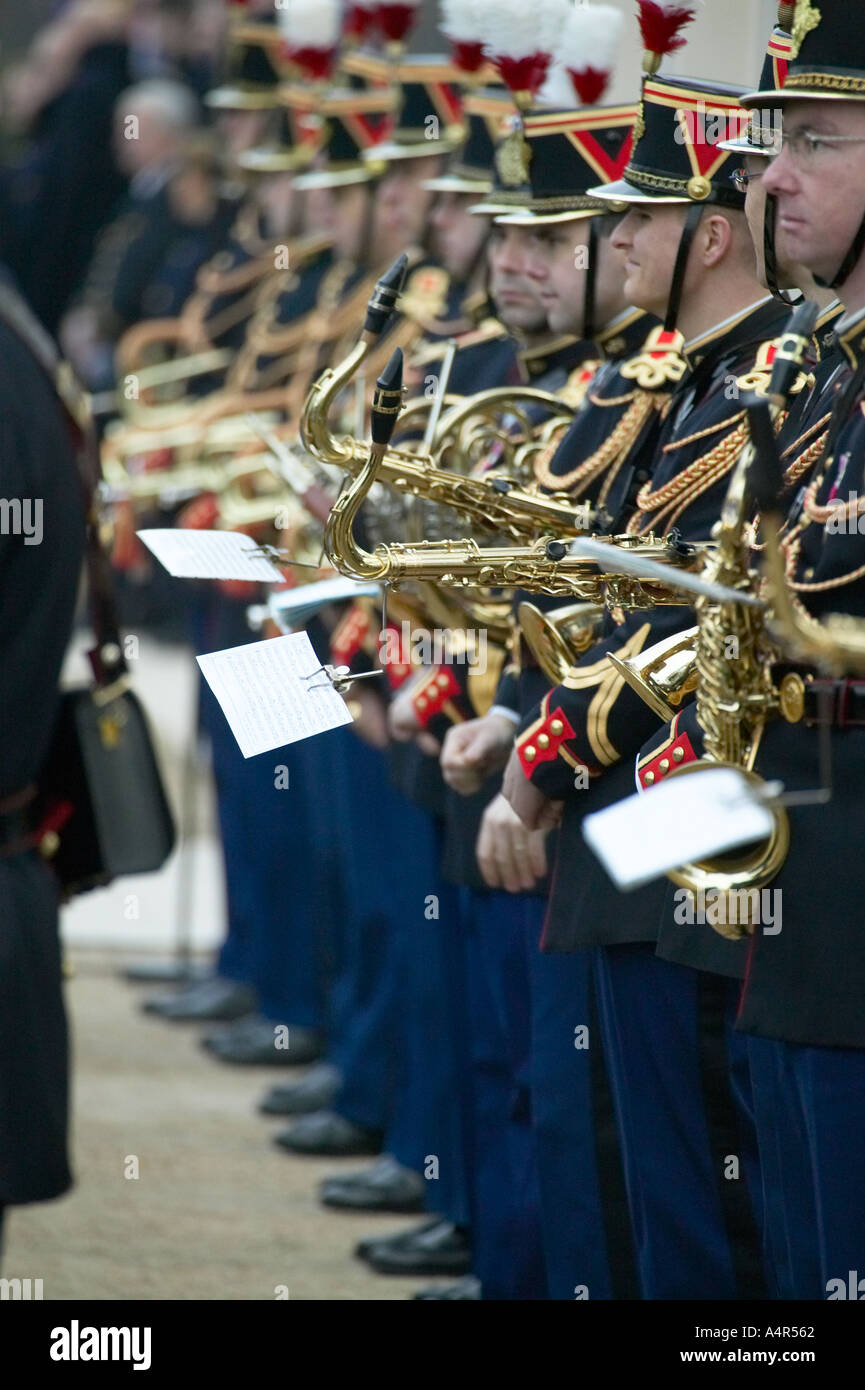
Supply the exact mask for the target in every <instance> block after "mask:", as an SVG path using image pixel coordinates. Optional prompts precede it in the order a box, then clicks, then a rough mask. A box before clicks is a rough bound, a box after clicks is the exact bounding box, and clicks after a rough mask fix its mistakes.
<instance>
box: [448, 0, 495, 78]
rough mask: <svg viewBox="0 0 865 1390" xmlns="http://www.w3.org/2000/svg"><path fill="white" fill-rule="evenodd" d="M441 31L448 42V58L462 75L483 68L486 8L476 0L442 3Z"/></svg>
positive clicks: (453, 0)
mask: <svg viewBox="0 0 865 1390" xmlns="http://www.w3.org/2000/svg"><path fill="white" fill-rule="evenodd" d="M441 12H442V19H441V31H442V33H443V34H444V36H445V38H447V39H449V40H450V45H451V57H452V58H453V61H454V64H455V65H456V67H458V68H459V69H460V71H461V72H466V73H473V72H478V71H479V70H480V69H481V68H482V67H483V65H484V62H485V59H484V43H485V40H486V35H487V33H489V29H486V31H485V27H484V26H485V22H486V21H488V15H487V14H486V7H485V6H484V5H483V4H481V3H478V0H441Z"/></svg>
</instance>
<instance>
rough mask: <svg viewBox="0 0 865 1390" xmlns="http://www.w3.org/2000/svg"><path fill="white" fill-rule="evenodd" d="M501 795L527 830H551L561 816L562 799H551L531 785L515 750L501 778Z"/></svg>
mask: <svg viewBox="0 0 865 1390" xmlns="http://www.w3.org/2000/svg"><path fill="white" fill-rule="evenodd" d="M502 795H503V796H504V798H505V800H506V801H507V802H508V803H509V804H510V806H511V807H512V809H513V810H514V811H515V812H516V814H517V815H518V816H519V818H520V820H521V821H522V823H523V825H524V826H525V827H526V829H527V830H552V828H553V827H554V826H556V825H558V823H559V821H560V820H561V818H562V810H563V808H564V804H565V803H564V802H563V801H551V800H550V799H549V797H547V796H544V794H543V792H539V791H538V789H537V787H534V786H532V784H531V782H530V781H529V779H528V777H527V776H526V774H525V773H524V772H523V767H522V763H521V762H520V760H519V758H518V757H517V753H516V750H514V752H512V753H511V756H510V758H509V759H508V765H507V767H506V768H505V775H504V778H503V780H502Z"/></svg>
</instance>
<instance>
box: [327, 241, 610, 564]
mask: <svg viewBox="0 0 865 1390" xmlns="http://www.w3.org/2000/svg"><path fill="white" fill-rule="evenodd" d="M406 263H407V262H406V257H405V256H404V255H403V256H400V257H399V258H398V260H397V261H395V262H394V264H393V265H392V266H391V268H390V269H389V270H388V271H387V272H386V274H385V275H383V276H382V278H381V279H380V280H379V281H378V283H377V285H376V287H375V291H374V293H373V295H372V298H371V299H370V301H369V304H368V306H367V313H366V319H365V322H364V326H363V330H362V332H361V334H360V337H359V339H358V341H357V343H356V344H355V346H354V348H353V349H352V350H351V352H349V353H348V355H347V356H346V357H345V358H344V359H343V361H342V362H341V363H339V365H338V366H336V367H332V368H329V369H328V370H327V371H325V372H323V373H322V375H321V376H320V377H319V378H318V380H317V381H316V382H315V384H314V385H313V387H312V389H311V390H310V392H309V394H308V396H307V398H306V402H305V405H304V408H303V414H302V417H301V424H300V436H301V440H302V442H303V445H304V447H305V448H306V449H307V450H308V451H309V453H310V454H312V455H313V457H315V458H316V459H318V460H319V461H320V462H322V463H326V464H330V465H334V466H336V467H338V468H341V469H342V470H343V471H344V472H346V473H348V474H349V475H350V476H351V477H353V478H355V479H357V478H359V477H360V476H361V475H362V474H363V473H364V470H365V468H366V466H367V464H368V463H369V461H370V457H371V446H370V445H369V444H367V443H366V442H365V441H363V440H359V439H354V438H351V437H345V438H337V437H336V436H335V435H334V434H333V432H332V430H331V427H330V424H329V418H328V417H329V414H330V410H331V407H332V405H333V403H334V401H335V400H336V398H337V396H339V394H340V393H341V392H342V391H343V390H344V388H345V387H346V386H347V385H348V383H349V382H350V381H351V379H352V377H353V376H354V375H355V373H356V372H357V371H358V370H359V368H360V367H361V366H362V365H363V363H365V362H366V360H367V358H368V357H369V356H370V354H371V352H372V350H373V348H374V347H375V346H376V345H377V344H378V342H379V339H380V338H381V335H382V333H383V332H384V329H385V328H386V326H387V324H388V321H389V320H390V317H391V315H392V313H393V311H394V309H395V307H396V302H397V298H398V295H399V292H400V287H401V285H402V281H403V278H404V276H405V268H406ZM486 394H487V393H480V394H479V395H478V396H474V397H472V398H471V401H472V407H471V408H472V410H473V411H476V410H477V409H478V408H479V406H480V404H481V403H482V398H483V396H484V395H486ZM495 395H496V403H497V404H499V405H502V404H503V403H504V401H505V400H507V401H508V402H510V403H515V402H516V403H522V404H526V405H528V404H537V405H543V406H544V407H545V408H546V409H548V410H550V411H553V412H555V413H556V414H557V415H558V416H559V417H561V415H562V412H563V410H564V409H565V407H564V406H563V404H562V402H561V401H560V400H559V398H558V397H557V396H555V395H553V394H551V393H550V392H548V391H541V390H539V389H538V388H536V387H530V386H517V387H508V388H507V389H506V391H505V392H504V393H503V392H502V391H501V389H500V388H497V389H496V392H495ZM394 423H395V421H394ZM442 431H443V434H442V436H441V437H442V439H443V440H445V439H446V440H447V441H448V442H449V441H450V439H451V438H452V424H451V421H450V420H449V419H448V417H447V416H446V417H445V419H444V420H443V421H442ZM375 477H376V479H377V481H378V482H381V483H386V484H387V485H388V486H389V487H391V488H393V489H394V490H395V491H396V492H398V493H401V494H403V495H404V496H407V497H415V498H420V499H423V500H426V501H430V502H437V503H439V504H441V505H442V506H445V507H452V508H453V509H454V510H455V511H457V512H460V513H462V514H463V515H465V516H466V517H468V518H469V520H470V521H471V522H472V524H473V525H474V526H476V527H477V528H479V529H481V530H483V531H488V532H489V531H492V532H497V533H499V534H501V535H504V536H507V537H509V538H511V539H513V540H519V539H521V538H523V537H534V536H538V535H541V534H548V535H554V536H576V535H579V534H580V533H581V532H583V531H585V530H586V528H587V526H590V525H591V516H590V514H589V513H588V511H587V509H586V508H579V507H577V508H575V506H574V503H573V501H572V500H571V499H570V498H569V497H568V496H567V495H566V494H564V493H550V494H545V493H542V492H540V491H538V490H536V489H535V488H533V487H531V486H529V487H522V486H520V485H519V484H518V483H516V482H515V480H514V479H512V478H507V477H502V476H501V475H499V474H497V475H495V476H485V477H479V478H475V477H470V476H466V475H464V474H462V473H459V472H451V471H448V470H447V469H444V468H438V467H436V462H435V455H434V453H423V452H418V453H410V452H409V451H408V450H403V449H395V448H392V447H390V445H389V444H388V446H387V447H386V448H385V449H383V450H382V451H381V452H380V453H378V454H377V456H376V471H375ZM371 481H372V479H370V480H369V483H371ZM369 483H367V486H366V487H365V489H364V495H365V494H366V491H368V487H369Z"/></svg>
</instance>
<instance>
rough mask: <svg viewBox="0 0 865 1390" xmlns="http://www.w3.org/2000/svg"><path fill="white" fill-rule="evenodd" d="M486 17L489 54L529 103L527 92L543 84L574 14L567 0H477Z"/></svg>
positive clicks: (523, 101) (534, 92)
mask: <svg viewBox="0 0 865 1390" xmlns="http://www.w3.org/2000/svg"><path fill="white" fill-rule="evenodd" d="M476 3H477V5H478V8H479V10H480V13H481V15H482V17H483V24H484V31H485V33H486V34H488V35H489V38H488V39H487V40H486V49H487V55H488V57H489V59H490V62H492V63H493V64H494V65H495V67H496V68H497V69H498V71H499V74H500V76H501V79H502V81H503V82H504V83H505V85H506V86H507V87H509V88H510V90H511V92H512V93H513V95H514V97H515V99H516V100H517V104H518V105H520V106H523V107H525V105H526V94H528V96H529V97H534V96H536V95H537V93H538V91H539V90H540V88H541V87H542V86H543V83H544V79H545V78H546V75H547V72H548V70H549V66H550V63H551V61H552V55H553V51H554V49H555V47H556V45H557V43H558V38H559V35H560V34H561V32H562V29H563V27H564V25H565V23H566V21H567V18H568V15H569V14H570V12H571V10H570V6H569V4H568V3H567V0H476Z"/></svg>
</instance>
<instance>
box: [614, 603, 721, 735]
mask: <svg viewBox="0 0 865 1390" xmlns="http://www.w3.org/2000/svg"><path fill="white" fill-rule="evenodd" d="M699 632H700V629H699V627H689V628H688V629H687V630H686V631H685V632H674V633H673V635H672V636H671V637H665V638H663V639H662V641H660V642H656V643H655V644H654V645H653V646H651V647H648V648H647V649H646V651H644V652H640V654H639V655H638V656H632V657H629V658H628V659H627V660H626V661H622V660H620V658H619V657H617V656H615V655H614V654H613V653H612V652H609V653H608V654H607V660H608V661H609V663H610V665H611V666H614V667H615V669H616V670H617V671H618V673H619V675H620V676H622V677H623V678H624V679H625V680H626V681H627V682H628V685H629V686H630V687H631V689H632V690H636V692H637V694H638V695H639V696H640V698H641V700H643V701H644V703H645V704H647V705H648V706H649V708H650V709H652V710H654V712H655V714H657V716H658V718H659V719H661V720H663V722H664V723H665V724H666V723H668V721H669V720H671V719H672V718H673V717H674V715H675V714H676V711H677V710H678V709H679V707H680V705H681V704H682V701H683V700H684V698H685V696H686V695H690V694H691V693H692V692H693V691H694V690H696V689H697V683H698V681H699V673H698V671H697V638H698V635H699Z"/></svg>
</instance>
